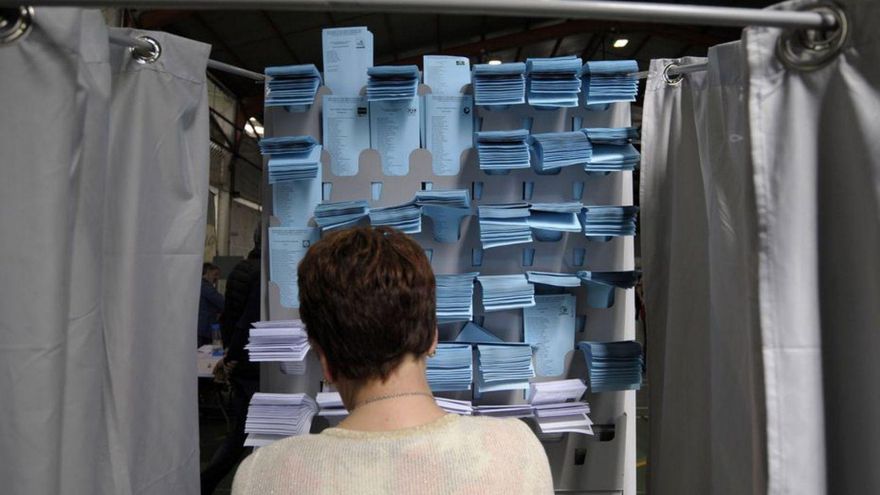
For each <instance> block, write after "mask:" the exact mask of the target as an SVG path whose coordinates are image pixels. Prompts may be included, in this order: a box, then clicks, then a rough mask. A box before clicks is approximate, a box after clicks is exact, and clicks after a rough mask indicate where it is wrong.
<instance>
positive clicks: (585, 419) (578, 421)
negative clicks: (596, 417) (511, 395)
mask: <svg viewBox="0 0 880 495" xmlns="http://www.w3.org/2000/svg"><path fill="white" fill-rule="evenodd" d="M586 391H587V386H586V385H584V382H582V381H581V380H579V379H571V380H556V381H552V382H538V383H532V384H531V387H530V389H529V396H530V397H531V399H530V402H531V404H532V407H533V408H534V413H535V421H537V423H538V427H539V428H541V432H542V433H563V432H572V433H583V434H585V435H592V434H593V428H592V425H593V422H592V420H590V417H589V414H590V405H589V404H587V402H586V401H582V400H581V397H583V395H584V392H586Z"/></svg>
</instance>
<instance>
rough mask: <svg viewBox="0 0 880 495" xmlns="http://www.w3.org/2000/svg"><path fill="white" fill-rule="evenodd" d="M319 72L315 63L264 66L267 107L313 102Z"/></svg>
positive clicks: (298, 105)
mask: <svg viewBox="0 0 880 495" xmlns="http://www.w3.org/2000/svg"><path fill="white" fill-rule="evenodd" d="M320 86H321V73H320V72H318V68H317V67H315V64H305V65H284V66H281V67H266V98H265V105H266V106H267V107H286V106H291V107H304V106H307V105H311V104H312V103H314V102H315V94H317V93H318V88H319V87H320Z"/></svg>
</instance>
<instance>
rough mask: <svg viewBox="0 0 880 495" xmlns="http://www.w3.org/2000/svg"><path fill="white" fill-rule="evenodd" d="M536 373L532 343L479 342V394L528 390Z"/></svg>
mask: <svg viewBox="0 0 880 495" xmlns="http://www.w3.org/2000/svg"><path fill="white" fill-rule="evenodd" d="M534 376H535V368H534V366H533V365H532V347H531V346H530V345H529V344H525V343H505V344H477V393H480V394H482V393H485V392H495V391H499V390H528V388H529V379H531V378H533V377H534Z"/></svg>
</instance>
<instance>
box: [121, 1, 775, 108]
mask: <svg viewBox="0 0 880 495" xmlns="http://www.w3.org/2000/svg"><path fill="white" fill-rule="evenodd" d="M666 3H682V2H668V1H667V2H666ZM686 3H690V4H704V5H719V4H722V5H723V4H724V3H725V2H713V1H699V0H688V1H687V2H686ZM727 3H728V5H730V2H727ZM771 3H774V2H767V1H740V2H736V6H737V7H764V6H767V5H769V4H771ZM128 13H129V14H130V15H129V16H128V18H129V20H130V24H132V25H133V26H135V27H139V28H143V29H157V30H163V31H169V32H172V33H175V34H179V35H181V36H184V37H187V38H191V39H196V40H199V41H203V42H206V43H209V44H211V45H212V46H213V49H212V52H211V58H213V59H215V60H219V61H221V62H226V63H229V64H232V65H236V66H239V67H243V68H246V69H249V70H252V71H255V72H263V69H264V68H265V67H267V66H272V65H286V64H299V63H314V64H315V65H317V66H318V69H319V70H320V69H321V65H322V64H321V58H322V56H321V30H322V29H325V28H330V27H343V26H367V28H368V29H369V30H370V31H371V32H372V33H373V36H374V46H375V55H374V63H375V64H376V65H384V64H417V65H421V57H422V55H427V54H450V55H462V56H468V57H470V58H471V62H472V63H479V62H486V61H488V60H491V59H498V60H502V61H505V62H509V61H515V60H524V59H526V58H528V57H549V56H561V55H578V56H580V57H581V58H583V59H584V60H603V59H635V60H637V61H638V62H639V66H640V67H641V68H642V69H645V68H647V66H648V63H649V61H650V60H651V59H654V58H677V57H682V56H686V55H696V56H703V55H705V54H706V51H707V49H708V47H710V46H713V45H717V44H719V43H724V42H727V41H732V40H735V39H738V38H739V36H740V30H739V29H735V28H718V27H705V26H678V25H668V24H650V23H622V22H607V21H594V20H570V19H535V18H521V17H491V16H458V15H436V14H429V13H425V14H382V13H352V12H332V13H331V12H292V11H262V10H199V11H193V10H132V11H129V12H128ZM620 38H626V39H627V40H628V43H627V45H626V46H625V47H623V48H614V47H612V43H613V42H614V41H615V40H617V39H620ZM213 75H214V76H215V80H217V81H219V82H220V83H221V84H222V85H223V86H225V87H226V88H228V89H229V90H231V91H232V92H233V93H234V94H235V95H237V96H238V97H239V98H241V99H242V101H243V102H244V104H245V106H246V108H248V109H249V110H247V111H248V112H250V114H251V115H259V113H261V108H262V86H261V85H259V84H258V83H255V82H253V81H250V80H248V79H244V78H241V77H238V76H233V75H230V74H225V73H221V72H216V73H214V74H213Z"/></svg>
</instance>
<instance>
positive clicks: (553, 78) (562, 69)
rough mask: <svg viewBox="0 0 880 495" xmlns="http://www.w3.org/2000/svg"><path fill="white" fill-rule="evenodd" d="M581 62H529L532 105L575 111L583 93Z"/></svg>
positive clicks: (560, 59)
mask: <svg viewBox="0 0 880 495" xmlns="http://www.w3.org/2000/svg"><path fill="white" fill-rule="evenodd" d="M582 68H583V66H582V62H581V59H580V58H578V57H575V56H567V57H554V58H530V59H528V60H526V70H527V73H528V76H529V80H528V88H527V90H526V91H527V92H528V100H529V105H532V106H536V107H545V108H557V107H576V106H577V104H578V94H579V93H580V92H581V70H582Z"/></svg>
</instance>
